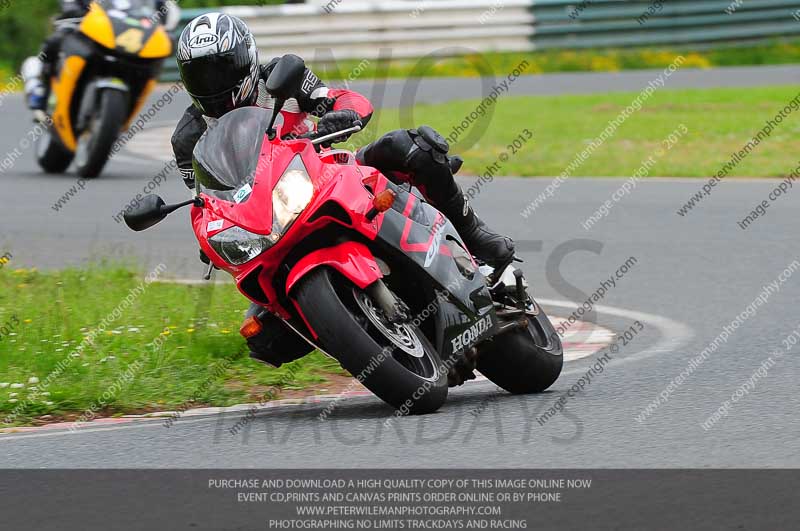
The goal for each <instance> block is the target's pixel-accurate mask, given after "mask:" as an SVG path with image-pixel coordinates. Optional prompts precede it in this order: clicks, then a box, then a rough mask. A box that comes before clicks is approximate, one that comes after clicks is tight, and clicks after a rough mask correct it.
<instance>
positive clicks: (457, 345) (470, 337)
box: [451, 315, 492, 352]
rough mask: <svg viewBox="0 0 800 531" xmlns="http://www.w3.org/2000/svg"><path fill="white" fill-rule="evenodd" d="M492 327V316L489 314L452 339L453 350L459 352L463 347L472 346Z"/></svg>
mask: <svg viewBox="0 0 800 531" xmlns="http://www.w3.org/2000/svg"><path fill="white" fill-rule="evenodd" d="M491 327H492V316H491V315H487V316H486V317H484V318H482V319H481V320H480V321H478V322H477V323H475V324H474V325H472V326H470V327H469V328H467V329H466V330H464V331H463V332H461V333H460V334H459V335H457V336H456V337H454V338H453V339H452V340H451V342H452V344H453V352H458V351H459V350H461V349H464V348H467V347H469V346H471V345H472V344H473V343H475V342H476V341H477V340H478V338H480V337H481V336H482V335H483V334H484V333H486V331H487V330H489V328H491Z"/></svg>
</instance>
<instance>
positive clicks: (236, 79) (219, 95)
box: [178, 49, 252, 117]
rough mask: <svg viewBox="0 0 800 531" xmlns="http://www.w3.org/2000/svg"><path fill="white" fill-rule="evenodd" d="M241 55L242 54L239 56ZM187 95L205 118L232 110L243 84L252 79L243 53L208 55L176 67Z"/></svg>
mask: <svg viewBox="0 0 800 531" xmlns="http://www.w3.org/2000/svg"><path fill="white" fill-rule="evenodd" d="M243 51H244V53H242V52H243ZM178 66H179V68H180V73H181V79H182V80H183V84H184V86H185V87H186V91H187V92H188V93H189V95H190V96H191V97H192V99H193V100H194V101H195V103H197V104H198V106H199V107H200V109H201V110H202V111H203V112H204V113H205V114H206V115H208V116H213V117H219V116H222V115H223V114H225V113H226V112H228V111H230V110H233V109H234V108H235V107H236V105H237V103H241V102H237V101H236V95H237V94H238V93H239V89H240V87H241V86H242V83H243V82H244V81H245V80H246V79H248V78H249V77H250V76H251V75H252V65H251V62H250V57H249V55H248V54H247V53H246V50H242V49H240V50H238V51H235V50H234V51H230V52H227V53H224V54H215V55H207V56H204V57H198V58H197V59H192V60H190V61H183V62H180V63H179V65H178Z"/></svg>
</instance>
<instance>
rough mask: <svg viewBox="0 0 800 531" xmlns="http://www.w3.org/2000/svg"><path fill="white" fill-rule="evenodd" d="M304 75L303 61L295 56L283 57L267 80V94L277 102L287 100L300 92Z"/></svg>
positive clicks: (304, 64) (304, 66)
mask: <svg viewBox="0 0 800 531" xmlns="http://www.w3.org/2000/svg"><path fill="white" fill-rule="evenodd" d="M305 73H306V63H305V61H303V60H302V59H301V58H300V57H298V56H296V55H292V54H287V55H284V56H283V57H281V59H280V60H279V61H278V64H276V65H275V68H273V69H272V73H271V74H270V75H269V79H267V92H269V93H270V95H272V96H273V97H275V98H277V99H278V100H288V99H289V98H292V97H294V96H295V95H296V94H297V93H298V91H299V90H300V87H301V86H302V85H303V76H304V75H305Z"/></svg>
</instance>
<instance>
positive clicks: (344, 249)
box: [125, 58, 563, 413]
mask: <svg viewBox="0 0 800 531" xmlns="http://www.w3.org/2000/svg"><path fill="white" fill-rule="evenodd" d="M304 68H305V65H304V64H303V62H302V60H299V58H293V59H286V60H283V61H281V62H280V63H279V64H278V65H277V66H276V68H275V70H274V71H273V73H272V75H271V76H270V78H269V80H268V82H267V89H268V91H269V92H270V93H271V94H272V95H273V96H274V97H275V98H276V105H275V108H274V109H273V110H272V111H269V110H267V109H262V108H259V107H247V108H243V109H238V110H235V111H232V112H230V113H228V114H226V115H225V116H224V117H222V118H221V119H220V120H219V121H218V122H217V123H216V124H215V126H213V127H210V128H209V130H208V131H207V132H206V133H205V134H204V136H203V137H202V138H201V140H200V141H199V142H198V144H197V146H196V148H195V150H194V159H195V160H194V167H195V174H196V176H197V183H198V184H197V195H196V197H195V198H194V199H192V200H189V201H186V202H184V203H179V204H175V205H166V204H165V203H164V201H163V200H162V199H161V198H160V197H158V196H147V197H146V198H145V200H144V201H143V202H142V203H141V205H140V207H139V208H138V209H137V210H136V211H134V212H131V213H129V214H127V215H126V216H125V221H126V223H127V224H128V226H129V227H130V228H132V229H133V230H137V231H138V230H144V229H147V228H149V227H151V226H153V225H155V224H156V223H158V222H159V221H161V220H162V219H164V218H165V217H166V216H167V215H168V214H169V213H171V212H173V211H175V210H177V209H178V208H181V207H183V206H189V205H191V206H192V211H191V218H192V226H193V229H194V232H195V234H196V236H197V240H198V241H199V243H200V247H201V249H202V250H203V252H204V253H205V254H206V255H207V256H208V258H209V259H210V261H211V264H210V269H209V274H210V272H211V267H217V268H219V269H222V270H225V271H227V272H228V273H230V274H231V275H232V276H233V277H234V278H235V280H236V284H237V286H238V288H239V290H240V291H241V293H242V294H243V295H244V296H245V297H247V298H248V299H249V300H250V301H252V302H253V303H255V305H253V306H254V307H255V308H256V310H255V311H250V312H248V317H247V319H246V320H245V323H244V325H243V326H242V329H241V332H242V335H243V336H245V337H246V338H248V343H249V344H250V346H251V350H255V351H256V352H255V354H256V357H258V358H259V359H261V360H262V361H266V362H268V363H270V364H272V365H275V366H279V365H281V364H282V363H286V362H289V361H293V360H294V359H298V358H300V357H302V356H304V355H306V354H308V353H309V352H310V351H313V349H315V348H316V349H319V350H321V351H322V352H324V353H326V354H327V355H329V356H331V357H333V358H335V359H336V360H338V361H339V363H340V364H341V365H342V367H344V368H345V369H346V370H347V371H349V372H350V374H352V375H353V376H355V377H357V378H358V380H359V381H361V382H362V383H363V384H364V385H365V386H366V387H367V388H368V389H370V391H372V392H373V393H374V394H375V395H377V396H378V397H380V398H381V399H382V400H384V401H386V402H387V403H389V404H391V405H392V406H394V407H395V408H398V409H399V410H400V411H402V412H403V413H429V412H433V411H436V410H437V409H438V408H439V407H441V405H442V404H443V403H444V401H445V399H446V397H447V391H448V386H454V385H460V384H462V383H464V382H465V381H466V380H469V379H473V378H474V377H475V375H474V370H475V369H477V370H479V371H480V372H481V373H482V374H484V375H485V376H486V377H487V378H489V379H490V380H492V381H493V382H495V383H496V384H497V385H499V386H501V387H502V388H504V389H506V390H507V391H509V392H511V393H534V392H540V391H543V390H545V389H546V388H548V387H549V386H550V385H551V384H552V383H553V382H555V380H556V379H557V378H558V376H559V374H560V372H561V368H562V365H563V358H562V347H561V341H560V339H559V336H558V334H557V333H556V332H555V330H554V329H553V326H552V325H551V323H550V321H549V319H548V318H547V316H546V315H545V313H544V311H543V310H542V308H541V307H540V306H539V305H538V304H537V303H536V302H535V301H534V300H533V298H532V297H530V296H529V295H528V293H527V283H526V281H525V279H524V277H523V275H522V272H521V271H519V270H518V269H515V268H514V267H513V266H508V267H507V268H506V269H505V270H504V271H493V270H492V269H491V268H490V267H488V266H485V265H480V266H479V265H478V264H477V263H476V261H475V260H474V258H473V257H472V255H471V254H470V253H469V250H468V249H467V247H466V246H465V244H464V242H463V241H462V239H461V237H460V236H459V235H458V233H457V232H456V230H455V229H454V227H453V226H452V224H451V223H450V222H449V221H448V220H447V218H446V217H445V216H444V215H443V214H442V213H441V212H439V211H438V210H437V209H435V208H434V207H433V206H431V205H430V204H428V203H426V202H424V201H423V200H421V199H420V198H419V197H417V196H416V195H414V194H413V193H412V192H411V190H407V189H405V188H404V187H401V186H398V185H396V184H394V183H392V182H391V181H390V180H389V179H387V178H386V177H385V176H384V175H382V174H381V173H380V172H378V171H377V170H376V169H374V168H370V167H365V166H360V165H358V164H357V162H356V158H355V155H354V154H353V153H351V152H349V151H343V150H335V149H328V148H321V147H320V146H322V145H323V144H325V145H330V143H331V142H334V141H335V140H336V139H341V138H342V137H344V136H347V135H349V134H352V133H354V132H357V131H359V130H360V125H359V124H355V125H354V126H353V127H351V128H349V129H346V130H343V131H340V132H338V133H335V134H332V135H327V136H319V135H318V134H317V133H309V134H307V135H304V137H302V138H295V139H281V131H280V125H276V124H275V122H276V119H277V118H278V116H279V113H280V110H281V108H282V107H283V104H284V103H285V101H286V100H287V99H288V98H289V95H290V94H294V93H295V87H297V86H298V84H299V83H302V76H303V72H304ZM208 276H209V275H207V278H208ZM268 314H271V315H272V316H276V317H277V318H278V319H274V318H270V316H269V315H268ZM274 323H278V324H277V326H276V325H274ZM265 328H269V329H268V330H265ZM259 350H260V352H259Z"/></svg>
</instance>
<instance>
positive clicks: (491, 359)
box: [478, 305, 564, 394]
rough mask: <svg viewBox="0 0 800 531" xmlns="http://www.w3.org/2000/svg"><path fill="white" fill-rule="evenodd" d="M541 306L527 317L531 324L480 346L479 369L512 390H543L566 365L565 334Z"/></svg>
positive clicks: (511, 391) (514, 392) (531, 391)
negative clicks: (553, 323) (563, 339)
mask: <svg viewBox="0 0 800 531" xmlns="http://www.w3.org/2000/svg"><path fill="white" fill-rule="evenodd" d="M537 308H538V305H537ZM538 310H539V313H538V315H536V316H531V315H529V316H528V317H527V319H528V326H527V328H522V329H518V330H514V331H511V332H506V333H504V334H502V335H500V336H497V337H495V338H494V339H492V340H491V341H488V342H486V343H484V344H483V345H481V346H480V347H479V357H478V370H479V371H480V372H481V373H483V375H484V376H486V377H487V378H489V379H490V380H491V381H493V382H494V383H496V384H497V385H499V386H500V387H502V388H503V389H505V390H506V391H508V392H509V393H513V394H529V393H540V392H542V391H544V390H545V389H547V388H548V387H550V386H551V385H553V383H554V382H555V381H556V380H557V379H558V376H559V375H560V374H561V369H562V367H563V366H564V356H563V348H562V346H561V338H560V337H559V336H558V334H557V333H556V331H555V329H554V328H553V326H552V325H551V324H550V320H549V319H548V318H547V315H545V313H544V310H542V309H541V308H538Z"/></svg>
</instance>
